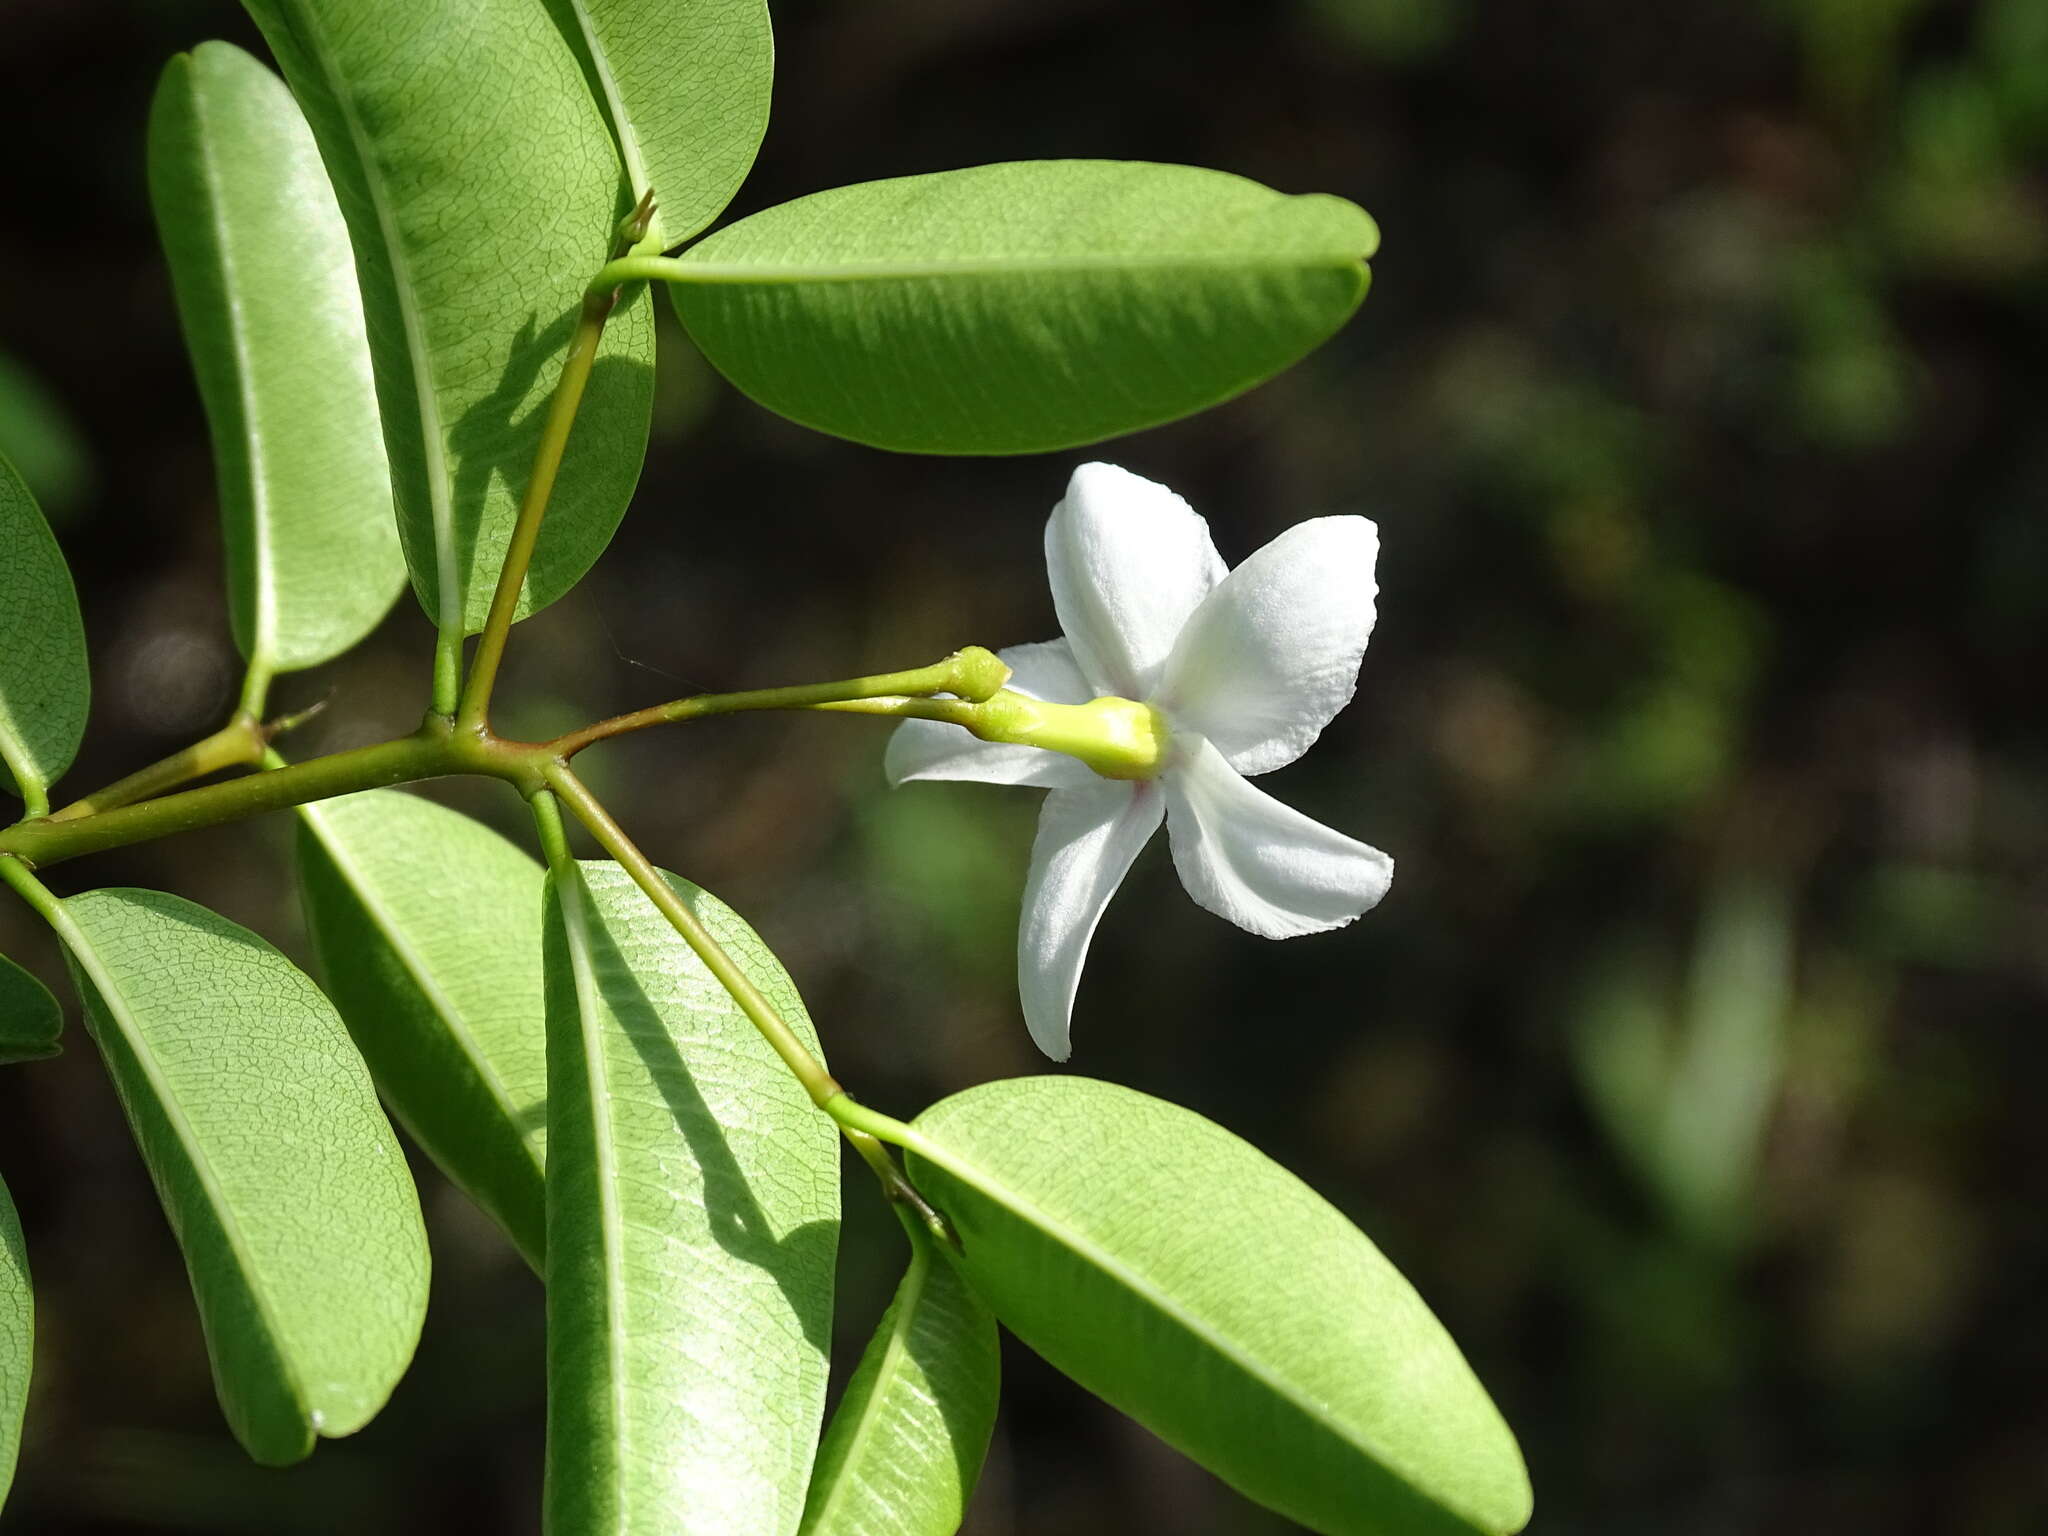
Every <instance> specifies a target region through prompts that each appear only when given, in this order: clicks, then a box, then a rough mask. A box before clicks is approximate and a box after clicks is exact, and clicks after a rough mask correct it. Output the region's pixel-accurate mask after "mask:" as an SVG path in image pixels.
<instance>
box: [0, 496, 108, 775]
mask: <svg viewBox="0 0 2048 1536" xmlns="http://www.w3.org/2000/svg"><path fill="white" fill-rule="evenodd" d="M0 550H4V551H5V552H6V555H7V558H6V559H4V560H0V770H4V772H0V785H4V786H5V787H7V788H10V789H13V790H14V791H15V793H16V794H18V795H20V796H21V798H22V799H23V800H25V801H28V802H30V803H31V804H32V805H33V804H34V802H35V801H36V800H38V799H39V798H40V797H41V796H42V795H43V793H44V791H45V790H46V789H47V788H48V787H49V786H50V785H51V784H53V783H55V782H56V781H57V780H58V779H59V778H61V777H63V774H64V770H65V769H66V768H69V767H70V766H71V759H72V758H73V757H75V756H76V755H77V753H78V743H79V742H80V741H81V740H82V739H83V738H84V736H85V716H86V710H87V708H88V707H89V705H90V704H91V700H92V679H91V676H90V674H89V673H88V671H87V668H86V659H85V621H84V620H83V619H81V618H80V617H79V614H78V594H77V592H76V590H75V589H74V588H73V587H72V585H71V568H70V566H68V565H66V564H65V563H64V555H63V552H62V551H60V550H59V549H58V548H57V540H56V538H55V537H54V536H53V535H52V534H51V532H50V525H49V524H48V523H47V522H45V521H44V520H43V514H42V509H41V508H39V507H38V506H37V505H36V499H35V497H34V496H32V495H30V494H29V489H28V487H27V486H26V485H25V484H23V483H22V479H21V476H20V475H18V474H16V473H15V471H14V466H13V465H12V464H9V463H8V462H7V461H6V460H5V459H0ZM38 814H39V813H38Z"/></svg>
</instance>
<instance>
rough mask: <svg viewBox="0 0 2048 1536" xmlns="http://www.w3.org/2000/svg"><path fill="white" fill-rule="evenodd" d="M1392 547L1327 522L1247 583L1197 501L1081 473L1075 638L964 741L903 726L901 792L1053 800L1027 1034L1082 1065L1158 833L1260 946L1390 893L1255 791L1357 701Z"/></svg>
mask: <svg viewBox="0 0 2048 1536" xmlns="http://www.w3.org/2000/svg"><path fill="white" fill-rule="evenodd" d="M1378 550H1379V534H1378V531H1377V530H1376V529H1375V528H1374V526H1373V525H1372V524H1371V523H1370V522H1368V521H1367V520H1366V519H1364V518H1362V517H1324V518H1317V519H1314V520H1312V521H1310V522H1305V523H1301V524H1298V525H1296V526H1295V527H1293V528H1290V529H1289V530H1287V532H1285V533H1283V534H1282V535H1280V537H1279V538H1277V539H1275V540H1273V542H1272V543H1270V544H1268V545H1267V546H1266V547H1265V548H1263V549H1261V550H1260V551H1258V553H1256V554H1254V555H1253V556H1252V557H1251V558H1250V559H1248V560H1246V561H1245V562H1244V564H1242V565H1240V566H1238V567H1237V568H1236V569H1235V570H1229V569H1228V568H1227V567H1225V565H1224V564H1223V561H1222V560H1221V559H1220V558H1219V557H1218V556H1217V554H1216V549H1215V546H1214V545H1213V544H1212V543H1210V541H1209V530H1208V525H1207V524H1206V523H1205V522H1204V521H1203V520H1202V519H1201V518H1200V517H1199V516H1197V515H1196V514H1195V512H1194V510H1193V509H1192V508H1190V507H1189V506H1188V504H1187V503H1186V502H1184V501H1182V500H1181V499H1180V497H1178V496H1176V495H1174V494H1173V492H1171V491H1169V490H1167V489H1166V487H1164V486H1162V485H1157V484H1154V483H1153V482H1152V481H1150V480H1145V479H1141V478H1140V477H1139V476H1137V475H1133V474H1131V473H1129V472H1128V471H1127V470H1122V469H1118V468H1117V467H1116V466H1114V465H1111V464H1084V465H1082V466H1081V467H1080V468H1079V469H1077V470H1075V471H1074V477H1073V480H1072V481H1071V482H1070V483H1069V484H1068V486H1067V494H1066V497H1065V498H1064V499H1063V500H1062V501H1061V502H1060V503H1059V505H1058V506H1056V507H1054V508H1053V511H1052V517H1051V519H1050V520H1049V521H1048V522H1047V523H1046V528H1045V562H1046V569H1047V572H1048V574H1049V575H1050V577H1051V580H1052V598H1053V607H1054V610H1055V611H1056V612H1057V613H1058V615H1059V620H1060V627H1061V628H1062V629H1063V630H1064V631H1065V634H1064V635H1063V636H1062V637H1061V638H1060V639H1058V640H1053V641H1048V642H1046V643H1044V644H1040V645H1019V646H1013V647H1011V648H1010V649H1008V650H1005V651H1003V652H1001V653H1000V654H1001V656H1002V659H1003V660H1004V661H1005V662H1007V663H1008V664H1009V666H1010V667H1011V668H1012V669H1013V673H1014V675H1013V677H1012V678H1011V680H1010V685H1009V689H1008V690H1007V691H1006V692H1005V693H1002V694H998V695H997V696H996V697H995V698H994V699H992V700H990V701H989V702H988V703H986V704H981V705H960V706H956V714H955V715H954V716H953V718H955V719H957V720H959V721H960V722H961V723H959V724H948V723H943V722H941V721H939V720H933V719H913V720H906V721H905V722H904V723H903V724H902V725H900V726H898V727H897V729H896V732H895V735H894V736H893V738H892V739H891V741H890V743H889V754H888V773H889V778H890V781H891V782H892V783H895V784H902V783H905V782H907V781H908V780H911V779H968V780H976V781H979V782H982V783H989V784H1023V785H1030V786H1033V787H1035V788H1043V789H1048V790H1050V791H1051V793H1050V794H1048V795H1047V796H1046V798H1045V805H1044V808H1043V809H1042V810H1041V811H1040V813H1039V818H1038V837H1037V840H1036V842H1035V843H1034V844H1033V846H1032V850H1031V872H1030V877H1029V879H1028V881H1027V883H1026V885H1025V888H1024V916H1023V922H1022V925H1021V927H1020V929H1019V932H1018V935H1017V971H1018V989H1019V992H1020V993H1021V995H1022V998H1023V1004H1024V1019H1025V1022H1026V1023H1027V1024H1028V1025H1029V1026H1030V1028H1031V1037H1032V1039H1034V1040H1036V1041H1037V1042H1038V1045H1039V1047H1040V1049H1042V1050H1043V1051H1044V1052H1045V1053H1046V1054H1047V1055H1048V1056H1050V1057H1052V1058H1053V1059H1054V1060H1055V1061H1064V1060H1066V1058H1067V1056H1068V1054H1069V1052H1070V1050H1071V1049H1072V1046H1071V1043H1070V1036H1069V1021H1070V1018H1071V1015H1072V1011H1073V1003H1074V993H1075V989H1076V987H1077V986H1078V985H1079V982H1080V977H1081V963H1082V961H1083V960H1084V959H1085V958H1086V957H1087V953H1088V944H1089V940H1090V939H1091V938H1092V937H1093V936H1094V933H1095V927H1096V924H1097V923H1098V922H1099V921H1100V920H1101V917H1102V911H1103V908H1104V907H1105V906H1107V905H1108V902H1109V898H1110V896H1111V895H1112V894H1114V893H1115V891H1116V888H1117V886H1118V885H1119V884H1120V883H1122V881H1123V878H1124V876H1125V875H1126V874H1127V873H1128V872H1129V870H1130V867H1131V863H1132V861H1133V860H1134V859H1136V858H1137V856H1138V851H1139V850H1140V849H1141V848H1143V847H1144V846H1145V844H1146V843H1147V842H1148V841H1149V840H1150V839H1151V837H1152V834H1153V833H1154V832H1156V831H1157V830H1158V829H1159V823H1160V821H1161V820H1162V819H1164V820H1165V821H1166V823H1167V833H1168V837H1169V840H1170V842H1171V844H1172V848H1173V862H1174V867H1175V868H1176V869H1177V870H1178V871H1179V872H1180V879H1181V884H1182V885H1184V886H1186V887H1187V891H1188V894H1189V895H1190V896H1192V897H1194V899H1195V900H1196V901H1197V902H1199V903H1200V904H1201V905H1202V906H1204V907H1207V908H1208V909H1209V910H1210V911H1211V912H1214V913H1216V914H1218V915H1219V916H1222V917H1227V918H1229V919H1230V921H1232V922H1233V923H1236V924H1237V925H1238V926H1239V927H1240V928H1245V929H1248V930H1249V931H1251V932H1252V933H1256V934H1261V935H1263V936H1265V937H1267V938H1275V939H1281V938H1289V937H1292V936H1293V935H1296V934H1303V933H1318V932H1321V931H1323V930H1325V929H1329V928H1336V927H1340V926H1342V925H1343V924H1345V923H1348V922H1350V921H1351V920H1352V919H1353V918H1355V917H1357V916H1358V915H1359V914H1360V913H1362V912H1364V911H1366V910H1367V909H1368V908H1370V907H1371V906H1373V904H1374V903H1376V902H1377V901H1378V900H1379V899H1380V897H1381V896H1383V895H1384V894H1386V889H1387V883H1388V881H1389V880H1390V879H1391V878H1392V875H1393V870H1394V862H1393V860H1392V859H1390V858H1388V857H1387V856H1386V855H1385V854H1383V853H1381V852H1380V851H1379V850H1378V849H1375V848H1369V847H1367V846H1366V845H1365V844H1364V843H1361V842H1356V841H1354V840H1353V839H1351V838H1348V837H1345V836H1344V835H1343V834H1341V833H1338V832H1334V831H1332V830H1331V829H1330V828H1328V827H1326V826H1324V825H1322V824H1321V823H1320V822H1317V821H1313V820H1311V819H1310V818H1308V817H1306V816H1304V815H1302V814H1301V813H1300V812H1299V811H1296V810H1293V809H1291V808H1290V807H1288V806H1286V805H1283V804H1281V803H1280V802H1279V801H1278V800H1275V799H1274V798H1273V797H1272V796H1270V795H1268V794H1265V793H1264V792H1263V791H1261V790H1257V789H1254V788H1253V787H1252V786H1251V785H1250V784H1248V783H1246V782H1245V775H1247V774H1258V773H1269V772H1271V771H1272V770H1273V769H1275V768H1280V767H1284V766H1285V765H1286V764H1288V763H1291V762H1293V761H1294V760H1295V759H1296V758H1297V757H1299V756H1301V754H1302V753H1303V752H1305V751H1306V750H1308V748H1309V746H1310V744H1311V743H1313V742H1314V741H1315V739H1316V738H1317V737H1318V736H1319V735H1321V734H1322V731H1323V727H1324V726H1326V725H1328V724H1329V723H1330V721H1331V719H1332V718H1333V717H1334V716H1335V715H1336V713H1337V711H1339V710H1340V709H1342V708H1343V707H1344V706H1345V704H1347V703H1348V702H1350V699H1351V694H1352V691H1353V689H1354V688H1355V687H1356V686H1357V679H1358V664H1359V660H1360V658H1361V657H1362V656H1363V655H1364V653H1365V644H1366V640H1367V638H1368V637H1369V636H1370V635H1371V633H1372V625H1373V599H1374V597H1375V595H1376V594H1377V591H1378V587H1377V585H1376V583H1375V581H1374V577H1373V565H1374V560H1375V558H1376V556H1377V554H1378ZM1034 700H1042V701H1045V703H1044V704H1043V705H1034V704H1033V702H1032V701H1034ZM1076 705H1083V706H1085V708H1083V709H1074V708H1072V707H1071V706H1076ZM970 722H971V723H970ZM962 724H967V725H968V728H967V729H962ZM970 732H971V733H972V734H970ZM978 738H980V739H978ZM1027 743H1029V744H1027ZM1049 747H1050V748H1056V749H1057V750H1048V748H1049Z"/></svg>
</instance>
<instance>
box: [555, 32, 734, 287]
mask: <svg viewBox="0 0 2048 1536" xmlns="http://www.w3.org/2000/svg"><path fill="white" fill-rule="evenodd" d="M568 5H569V8H570V11H571V13H572V14H573V15H574V16H575V18H576V22H577V26H578V28H579V29H580V32H581V36H582V41H583V43H584V45H585V47H586V49H587V51H588V55H589V59H590V64H591V72H592V74H593V75H594V76H595V77H596V86H597V91H598V94H599V96H600V97H601V98H602V99H603V100H604V102H605V104H606V107H607V109H608V111H609V114H610V116H611V120H612V126H613V129H614V131H615V132H616V133H617V136H618V140H619V153H620V158H621V159H623V160H624V161H625V165H626V182H627V185H628V187H629V188H630V189H631V190H632V194H633V197H634V199H635V200H636V201H637V200H638V199H639V198H640V196H641V195H642V194H643V193H646V192H648V191H650V190H651V191H652V192H653V193H654V195H655V210H654V224H653V226H652V228H651V229H650V231H649V239H648V241H647V245H648V247H649V248H651V249H654V250H662V249H666V248H667V247H669V246H672V245H675V244H678V243H679V242H681V241H683V240H687V239H688V238H689V237H690V236H692V235H694V234H696V233H697V231H698V230H700V229H702V228H704V226H705V225H707V224H709V223H710V222H711V221H712V220H713V219H715V218H717V217H718V215H719V213H720V212H721V211H722V210H723V209H724V207H725V205H726V204H727V203H729V202H731V201H732V196H733V194H734V193H735V192H737V191H738V190H739V187H740V183H741V182H743V181H744V180H746V176H747V171H748V170H749V169H750V168H751V167H752V166H753V163H754V156H755V155H756V154H757V153H758V152H759V151H760V148H761V139H762V136H763V135H764V134H765V133H766V132H767V131H768V98H769V91H770V87H771V85H772V84H773V81H774V75H775V38H774V32H773V28H772V26H771V24H770V21H769V17H768V7H767V4H766V3H765V0H682V3H680V4H679V3H677V0H568Z"/></svg>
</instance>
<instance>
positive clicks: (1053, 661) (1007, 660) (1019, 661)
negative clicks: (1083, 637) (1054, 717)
mask: <svg viewBox="0 0 2048 1536" xmlns="http://www.w3.org/2000/svg"><path fill="white" fill-rule="evenodd" d="M996 655H997V656H998V657H999V658H1000V659H1001V660H1002V662H1003V664H1004V665H1005V666H1007V667H1008V668H1009V669H1010V680H1009V682H1007V683H1005V684H1004V685H1003V686H1004V687H1006V688H1014V689H1016V690H1017V692H1019V693H1028V694H1030V695H1031V697H1032V698H1034V699H1044V700H1046V701H1047V702H1048V703H1052V704H1086V703H1087V702H1088V701H1089V700H1090V699H1092V698H1094V697H1095V690H1094V689H1093V688H1092V687H1090V686H1089V683H1088V679H1087V678H1085V677H1083V676H1082V675H1081V668H1080V665H1079V664H1078V663H1077V662H1076V661H1075V660H1074V648H1073V647H1072V646H1071V645H1069V644H1067V642H1066V641H1064V640H1041V641H1039V642H1037V643H1036V644H1035V645H1012V646H1007V647H1005V648H1004V649H1003V650H1000V651H997V652H996Z"/></svg>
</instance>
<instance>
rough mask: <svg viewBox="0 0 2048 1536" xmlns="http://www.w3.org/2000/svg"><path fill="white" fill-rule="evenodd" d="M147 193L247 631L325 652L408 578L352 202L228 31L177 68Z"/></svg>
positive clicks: (247, 645) (241, 633)
mask: <svg viewBox="0 0 2048 1536" xmlns="http://www.w3.org/2000/svg"><path fill="white" fill-rule="evenodd" d="M149 194H150V202H151V205H152V206H153V207H154V208H155V210H156V221H157V228H158V230H159V231H160V232H161V234H162V237H163V243H164V255H165V257H166V259H167V260H168V261H169V263H170V269H171V287H172V290H173V291H174V292H175V293H176V295H177V299H178V314H179V317H180V318H181V319H182V320H183V322H184V330H185V346H186V348H187V350H188V351H190V352H191V354H192V366H193V369H194V371H195V372H196V373H197V374H198V376H199V393H200V397H201V398H202V399H203V400H204V401H205V403H206V419H207V421H208V423H209V424H210V425H211V426H212V428H213V456H214V461H215V463H216V464H217V465H218V466H219V469H220V505H221V528H222V533H223V536H224V542H225V544H226V546H227V559H228V612H229V616H230V618H231V619H232V621H233V627H234V633H235V644H236V645H238V646H240V647H241V650H242V655H243V656H244V657H246V658H247V659H248V660H249V661H250V662H251V663H252V664H253V665H255V666H256V667H258V668H261V669H264V670H266V671H269V670H274V671H281V672H288V671H293V670H296V669H298V668H301V667H311V666H317V665H318V664H319V663H321V662H323V661H327V660H329V659H330V658H332V657H335V656H338V655H340V654H341V653H342V652H343V651H345V650H347V649H348V648H349V647H350V646H352V645H354V644H355V643H356V642H357V641H358V640H360V639H362V638H363V636H364V635H366V634H368V633H369V632H370V630H371V629H372V628H373V627H374V626H375V625H376V623H377V621H378V620H379V619H381V618H383V617H384V614H385V613H386V612H387V611H388V610H389V609H390V607H391V603H392V600H393V599H394V598H396V597H397V596H398V591H399V588H400V587H402V586H403V585H404V584H405V561H404V559H403V558H402V557H401V556H400V554H399V552H398V527H397V524H396V523H395V522H394V521H393V520H392V513H391V473H390V469H389V467H388V466H387V465H386V463H385V460H384V439H383V435H382V432H381V431H380V429H379V426H378V422H377V394H376V389H375V387H374V385H373V384H372V383H371V379H370V344H369V341H368V339H367V338H366V337H365V336H364V334H363V305H362V299H361V297H360V295H359V294H358V292H357V289H356V269H355V263H354V261H353V260H351V259H350V256H349V248H348V229H347V226H345V225H344V224H343V223H342V221H341V209H340V208H339V207H337V206H336V205H335V201H334V191H333V189H332V188H331V187H330V186H329V185H328V182H327V172H326V171H325V170H324V169H322V167H321V164H320V153H319V151H318V150H317V149H315V148H314V145H313V135H312V132H311V131H310V130H309V129H308V128H307V127H306V120H305V117H304V116H303V115H302V114H301V113H300V111H299V107H298V103H297V102H295V101H294V100H292V93H291V92H290V91H288V90H286V89H285V86H284V82H283V81H281V80H279V79H278V78H277V76H275V75H274V74H272V73H271V72H270V71H269V70H267V69H265V68H264V67H263V66H262V65H261V64H259V63H257V61H256V60H255V59H253V58H251V57H250V56H249V55H248V54H246V53H244V52H242V50H241V49H239V48H236V47H234V46H232V45H231V44H228V43H202V44H201V45H200V46H199V47H198V48H196V49H194V50H193V51H192V52H191V53H190V54H180V55H178V56H177V57H175V58H173V59H172V60H171V62H170V63H169V65H167V66H166V67H165V69H164V75H163V80H162V82H161V83H160V84H159V85H158V86H157V92H156V101H155V103H154V105H153V106H152V107H151V109H150V117H149Z"/></svg>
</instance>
